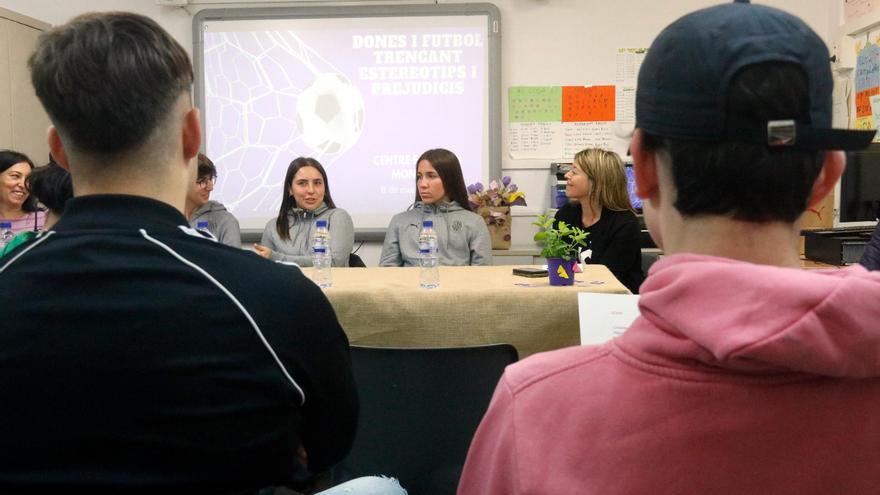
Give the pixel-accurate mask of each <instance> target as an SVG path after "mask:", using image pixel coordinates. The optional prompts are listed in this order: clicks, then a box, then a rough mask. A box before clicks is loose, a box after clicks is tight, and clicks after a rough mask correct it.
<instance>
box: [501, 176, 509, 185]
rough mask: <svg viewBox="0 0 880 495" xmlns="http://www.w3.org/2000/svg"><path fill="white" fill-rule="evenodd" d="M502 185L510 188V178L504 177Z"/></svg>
mask: <svg viewBox="0 0 880 495" xmlns="http://www.w3.org/2000/svg"><path fill="white" fill-rule="evenodd" d="M501 183H502V184H504V185H505V186H509V185H510V176H509V175H505V176H504V177H502V178H501Z"/></svg>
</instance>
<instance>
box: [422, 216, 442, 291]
mask: <svg viewBox="0 0 880 495" xmlns="http://www.w3.org/2000/svg"><path fill="white" fill-rule="evenodd" d="M439 264H440V260H439V259H438V257H437V233H436V232H434V221H433V220H425V221H423V222H422V230H421V231H419V266H420V268H419V285H420V286H421V287H422V288H423V289H436V288H437V287H440V269H439V268H438V266H439Z"/></svg>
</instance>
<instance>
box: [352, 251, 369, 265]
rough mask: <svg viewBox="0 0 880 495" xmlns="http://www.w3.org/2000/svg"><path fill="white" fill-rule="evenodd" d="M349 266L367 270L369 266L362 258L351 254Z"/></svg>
mask: <svg viewBox="0 0 880 495" xmlns="http://www.w3.org/2000/svg"><path fill="white" fill-rule="evenodd" d="M348 266H350V267H354V268H366V267H367V264H366V263H364V260H362V259H361V257H360V256H358V255H356V254H354V253H351V254H349V255H348Z"/></svg>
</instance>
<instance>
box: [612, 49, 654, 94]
mask: <svg viewBox="0 0 880 495" xmlns="http://www.w3.org/2000/svg"><path fill="white" fill-rule="evenodd" d="M647 53H648V49H647V48H618V49H617V55H616V57H615V63H616V67H615V78H614V79H615V80H616V81H617V82H618V83H625V84H631V85H635V84H636V80H637V79H638V77H639V69H640V68H641V67H642V62H643V61H644V60H645V55H647Z"/></svg>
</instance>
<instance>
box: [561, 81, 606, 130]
mask: <svg viewBox="0 0 880 495" xmlns="http://www.w3.org/2000/svg"><path fill="white" fill-rule="evenodd" d="M614 93H615V89H614V86H563V88H562V121H563V122H610V121H613V120H614V119H615V112H614Z"/></svg>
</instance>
